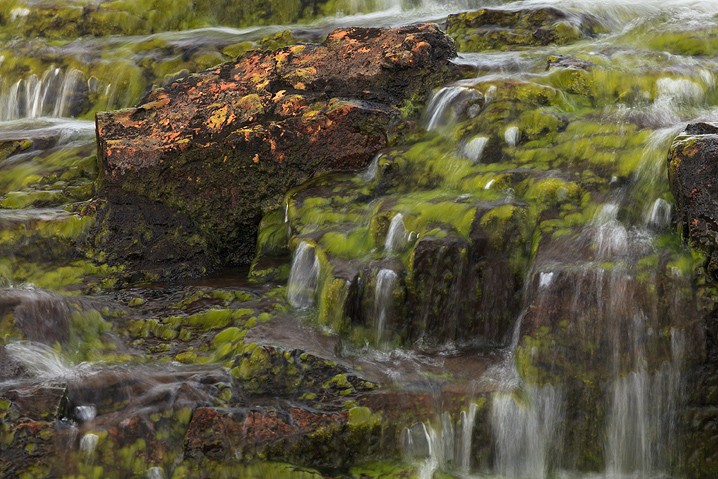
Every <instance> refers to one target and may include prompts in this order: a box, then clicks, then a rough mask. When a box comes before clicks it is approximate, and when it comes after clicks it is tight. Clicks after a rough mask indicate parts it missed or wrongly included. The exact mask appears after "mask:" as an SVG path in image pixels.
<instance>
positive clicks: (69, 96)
mask: <svg viewBox="0 0 718 479" xmlns="http://www.w3.org/2000/svg"><path fill="white" fill-rule="evenodd" d="M1 86H2V83H0V87H1ZM83 86H86V85H85V77H84V75H83V73H82V72H81V71H79V70H75V69H70V70H67V71H63V70H62V69H60V68H57V67H50V68H48V69H47V70H46V71H45V72H44V73H43V74H42V76H41V77H38V76H37V75H34V74H33V75H30V76H29V77H28V78H25V79H20V80H17V81H16V82H15V83H13V84H12V85H10V86H9V87H8V88H6V89H0V121H8V120H17V119H20V118H38V117H68V116H72V111H73V108H74V107H75V106H76V105H75V104H76V103H77V102H78V101H79V100H80V98H81V96H82V94H83V89H82V87H83Z"/></svg>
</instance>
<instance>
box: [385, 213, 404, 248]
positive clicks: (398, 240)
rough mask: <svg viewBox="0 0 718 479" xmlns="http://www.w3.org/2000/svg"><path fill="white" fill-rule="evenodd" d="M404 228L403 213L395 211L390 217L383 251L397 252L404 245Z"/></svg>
mask: <svg viewBox="0 0 718 479" xmlns="http://www.w3.org/2000/svg"><path fill="white" fill-rule="evenodd" d="M406 240H407V238H406V228H405V227H404V215H402V214H401V213H397V214H395V215H394V217H393V218H392V219H391V223H390V224H389V231H388V232H387V234H386V239H385V240H384V251H386V253H387V254H397V253H400V252H401V251H403V250H404V247H405V246H406Z"/></svg>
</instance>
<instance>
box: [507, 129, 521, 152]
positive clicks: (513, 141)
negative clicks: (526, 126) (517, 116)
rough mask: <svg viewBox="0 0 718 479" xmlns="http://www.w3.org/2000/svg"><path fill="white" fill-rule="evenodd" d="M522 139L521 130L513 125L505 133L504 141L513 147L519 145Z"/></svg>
mask: <svg viewBox="0 0 718 479" xmlns="http://www.w3.org/2000/svg"><path fill="white" fill-rule="evenodd" d="M520 139H521V131H520V130H519V127H518V126H515V125H512V126H510V127H508V128H506V131H504V140H505V141H506V144H507V145H509V146H511V147H513V146H516V145H518V144H519V140H520Z"/></svg>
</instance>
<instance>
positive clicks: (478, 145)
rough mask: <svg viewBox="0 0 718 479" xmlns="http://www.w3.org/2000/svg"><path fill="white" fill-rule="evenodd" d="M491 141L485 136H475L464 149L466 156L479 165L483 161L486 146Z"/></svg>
mask: <svg viewBox="0 0 718 479" xmlns="http://www.w3.org/2000/svg"><path fill="white" fill-rule="evenodd" d="M488 142H489V139H488V138H487V137H485V136H475V137H474V138H472V139H471V140H469V141H467V142H466V144H465V145H464V148H463V149H462V151H463V153H464V156H466V157H467V158H468V159H470V160H471V161H473V162H474V163H479V162H480V161H481V155H482V154H483V153H484V149H485V148H486V144H487V143H488Z"/></svg>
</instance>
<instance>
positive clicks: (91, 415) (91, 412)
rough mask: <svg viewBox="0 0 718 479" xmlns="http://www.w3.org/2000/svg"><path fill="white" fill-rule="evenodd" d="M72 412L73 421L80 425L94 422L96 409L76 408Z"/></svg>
mask: <svg viewBox="0 0 718 479" xmlns="http://www.w3.org/2000/svg"><path fill="white" fill-rule="evenodd" d="M73 412H74V416H75V419H77V420H78V421H79V422H81V423H85V422H90V421H94V419H95V417H96V416H97V408H95V406H77V407H76V408H75V410H74V411H73Z"/></svg>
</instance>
